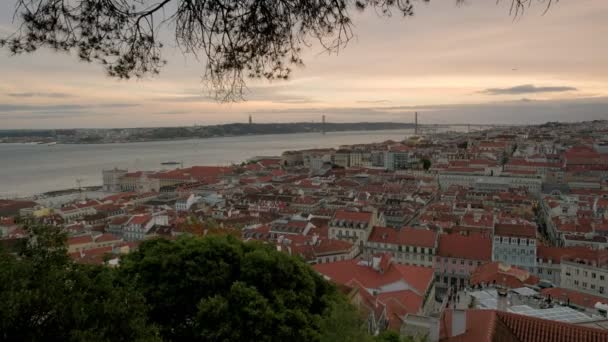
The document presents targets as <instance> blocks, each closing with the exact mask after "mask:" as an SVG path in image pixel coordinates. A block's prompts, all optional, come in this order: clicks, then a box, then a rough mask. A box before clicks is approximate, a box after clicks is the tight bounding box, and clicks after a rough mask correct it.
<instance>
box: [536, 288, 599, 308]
mask: <svg viewBox="0 0 608 342" xmlns="http://www.w3.org/2000/svg"><path fill="white" fill-rule="evenodd" d="M541 293H542V294H543V295H545V296H551V298H553V299H554V300H555V299H557V300H560V301H562V302H564V303H567V302H570V303H572V304H575V305H578V306H581V307H586V308H593V307H594V306H595V303H598V302H600V303H602V304H606V305H608V298H604V297H598V296H594V295H590V294H586V293H582V292H578V291H574V290H570V289H564V288H560V287H551V288H547V289H543V290H541Z"/></svg>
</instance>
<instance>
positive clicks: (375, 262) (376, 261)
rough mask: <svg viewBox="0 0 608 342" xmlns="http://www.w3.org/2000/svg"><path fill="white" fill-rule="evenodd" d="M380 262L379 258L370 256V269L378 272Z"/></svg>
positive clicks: (380, 258)
mask: <svg viewBox="0 0 608 342" xmlns="http://www.w3.org/2000/svg"><path fill="white" fill-rule="evenodd" d="M381 260H382V257H381V256H375V255H374V256H372V268H373V269H374V270H376V271H380V261H381Z"/></svg>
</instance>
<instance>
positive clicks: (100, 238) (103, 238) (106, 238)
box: [95, 233, 120, 242]
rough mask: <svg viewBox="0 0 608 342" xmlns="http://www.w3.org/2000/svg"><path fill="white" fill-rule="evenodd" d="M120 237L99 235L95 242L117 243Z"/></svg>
mask: <svg viewBox="0 0 608 342" xmlns="http://www.w3.org/2000/svg"><path fill="white" fill-rule="evenodd" d="M119 240H120V237H118V236H116V235H114V234H108V233H106V234H101V235H99V236H98V237H97V238H96V239H95V242H108V241H119Z"/></svg>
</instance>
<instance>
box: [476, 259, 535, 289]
mask: <svg viewBox="0 0 608 342" xmlns="http://www.w3.org/2000/svg"><path fill="white" fill-rule="evenodd" d="M539 280H540V279H539V278H538V277H536V276H533V275H531V274H530V272H528V271H525V270H522V269H519V268H516V267H513V266H509V265H505V264H502V263H500V262H491V263H487V264H484V265H481V266H479V267H477V268H476V269H475V271H473V273H472V274H471V279H470V283H471V285H478V284H498V285H503V286H505V287H507V288H510V289H516V288H520V287H524V286H525V285H536V284H538V282H539Z"/></svg>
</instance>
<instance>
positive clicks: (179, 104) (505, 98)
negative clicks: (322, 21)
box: [0, 0, 608, 129]
mask: <svg viewBox="0 0 608 342" xmlns="http://www.w3.org/2000/svg"><path fill="white" fill-rule="evenodd" d="M13 3H14V1H13V0H4V1H1V2H0V36H6V35H7V34H10V33H11V32H12V31H13V30H14V24H12V23H11V18H12V12H13ZM509 5H510V0H502V1H501V2H499V4H498V5H497V4H495V1H487V0H468V1H467V3H466V4H465V5H463V6H456V5H455V1H449V0H432V1H431V2H430V4H424V3H423V2H422V1H420V2H418V3H416V8H415V11H416V14H415V16H413V17H410V18H402V17H400V16H398V15H395V16H393V17H391V18H383V17H379V16H378V15H377V14H375V13H374V12H373V11H367V12H366V13H364V14H354V15H353V19H354V23H355V33H356V39H354V40H353V41H352V42H351V43H350V44H349V46H348V47H347V48H346V49H345V50H343V51H341V52H340V54H339V55H327V54H326V53H323V50H322V49H321V48H320V47H318V46H313V47H312V48H311V49H310V50H309V51H307V52H306V54H305V55H304V62H305V64H306V65H305V66H304V67H303V68H299V69H296V70H295V71H294V73H293V77H292V79H291V80H290V81H280V82H279V81H276V82H272V83H269V82H258V83H249V88H250V93H248V94H247V95H246V98H247V101H245V102H243V103H233V104H218V103H216V102H214V101H213V100H211V99H209V98H207V97H206V96H204V95H205V90H204V89H203V88H202V84H201V77H200V75H201V74H202V70H203V65H201V63H200V62H199V61H197V60H195V59H194V58H193V57H192V56H182V55H181V53H180V52H179V51H178V50H176V49H171V48H167V49H165V51H164V57H165V58H167V59H168V61H169V64H168V66H167V67H165V68H164V69H163V70H162V72H161V74H160V75H159V76H157V77H154V78H146V79H143V80H130V81H119V80H115V79H111V78H108V77H107V76H105V74H104V72H103V70H102V68H101V67H100V66H99V65H97V64H86V63H82V62H79V61H78V60H77V59H76V58H75V57H74V56H70V55H66V54H55V53H52V52H48V51H39V52H37V53H35V54H33V55H22V56H15V57H11V56H9V54H8V52H7V51H6V50H0V75H1V76H0V129H6V128H51V127H52V128H61V127H66V128H67V127H142V126H178V125H193V124H215V123H229V122H246V121H247V117H248V115H249V114H252V115H253V118H254V121H256V122H292V121H312V120H315V121H318V120H320V117H321V115H322V114H325V115H326V116H327V118H328V121H333V122H354V121H395V122H409V121H411V120H412V113H413V112H414V111H419V112H420V113H421V114H420V116H419V118H420V121H421V122H423V123H424V122H432V123H436V122H442V123H469V122H472V123H477V122H480V123H539V122H545V121H549V120H563V121H576V120H582V119H602V118H603V119H608V44H607V42H608V1H606V0H561V1H559V2H557V3H556V4H554V5H553V7H552V8H551V9H550V10H549V11H548V13H547V14H545V15H542V13H543V11H544V6H543V5H542V4H535V5H533V6H532V8H530V9H528V11H527V12H526V14H525V15H524V16H522V17H519V18H516V19H514V18H513V17H512V16H509ZM165 43H167V45H169V46H173V45H174V44H173V42H171V41H166V42H165Z"/></svg>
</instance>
